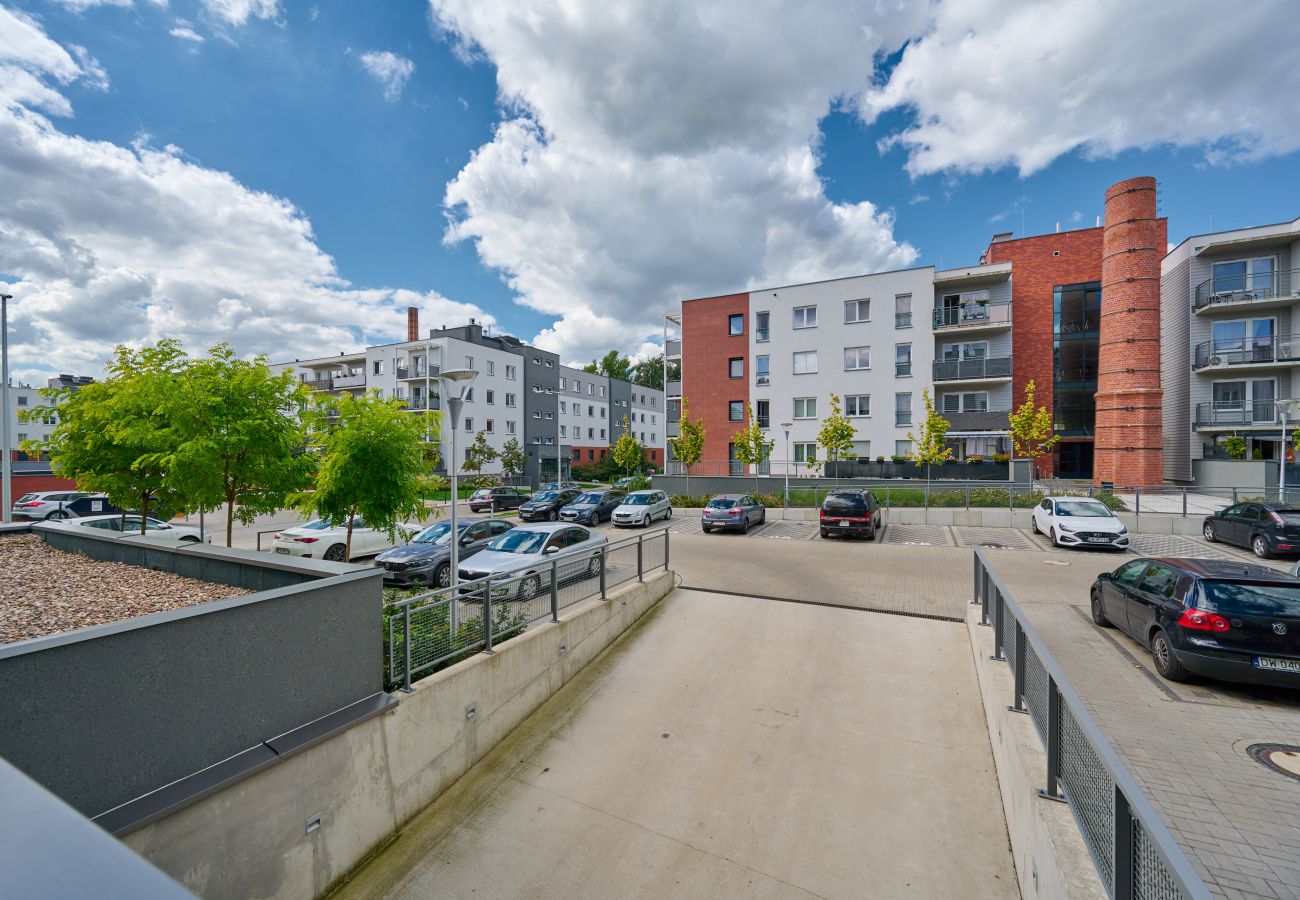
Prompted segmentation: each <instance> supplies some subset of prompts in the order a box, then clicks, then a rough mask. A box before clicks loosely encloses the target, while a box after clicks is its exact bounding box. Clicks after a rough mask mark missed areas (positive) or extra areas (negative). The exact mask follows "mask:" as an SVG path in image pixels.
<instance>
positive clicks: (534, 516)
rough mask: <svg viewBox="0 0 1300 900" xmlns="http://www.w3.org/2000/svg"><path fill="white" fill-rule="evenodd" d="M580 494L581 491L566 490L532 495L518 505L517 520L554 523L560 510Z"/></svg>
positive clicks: (558, 516)
mask: <svg viewBox="0 0 1300 900" xmlns="http://www.w3.org/2000/svg"><path fill="white" fill-rule="evenodd" d="M581 493H582V491H575V490H572V489H569V488H566V489H565V490H562V491H542V492H541V493H538V494H534V495H533V496H532V498H531V499H529V500H526V501H525V502H524V503H523V504H522V505H520V507H519V518H521V519H523V520H524V521H525V522H548V521H549V522H555V521H557V520H558V519H559V518H560V508H561V507H563V506H566V505H568V504H569V503H571V502H572V501H573V500H574V499H575V498H577V496H578V495H579V494H581Z"/></svg>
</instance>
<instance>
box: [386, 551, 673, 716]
mask: <svg viewBox="0 0 1300 900" xmlns="http://www.w3.org/2000/svg"><path fill="white" fill-rule="evenodd" d="M592 551H593V552H591V553H579V554H575V555H573V556H569V557H566V558H564V559H558V560H557V559H544V560H543V561H542V562H541V563H540V564H539V565H538V566H537V567H536V568H535V569H533V570H529V571H526V572H521V573H519V574H515V575H499V576H488V577H486V578H477V579H473V580H470V581H462V582H460V584H459V585H457V586H456V587H454V588H453V587H445V588H439V589H437V590H432V591H427V592H425V593H421V594H417V595H415V596H413V597H408V598H407V599H405V600H401V601H399V602H397V603H392V604H389V605H388V606H387V607H386V608H385V610H384V680H385V684H386V686H387V687H388V689H390V690H391V689H393V688H401V689H402V690H403V691H409V690H410V689H411V683H412V682H414V681H418V680H419V679H421V678H423V677H425V676H426V675H429V674H432V673H433V672H435V671H437V670H438V669H440V668H443V667H445V666H447V665H450V664H451V663H453V662H455V661H457V660H460V659H463V658H465V657H467V656H470V655H472V654H474V653H477V652H479V651H483V652H487V653H492V652H493V648H494V647H495V646H496V645H497V644H500V643H501V642H502V641H505V640H507V639H509V638H511V637H514V636H515V635H517V634H520V633H521V632H523V631H524V630H525V629H527V628H528V626H530V625H534V624H536V623H537V622H543V621H549V622H558V621H559V612H560V610H562V609H565V608H567V607H570V606H573V605H574V604H576V603H582V602H583V601H585V600H590V599H592V598H595V597H599V598H600V599H602V600H605V599H608V592H609V591H610V590H611V589H613V588H615V587H617V586H618V585H621V584H625V583H628V582H631V581H643V580H645V576H646V574H647V573H649V572H652V571H654V570H656V569H667V568H668V530H667V529H666V528H663V529H657V530H655V531H651V532H648V533H646V534H639V535H637V536H636V537H634V538H628V539H627V540H623V541H617V542H614V543H605V544H602V545H600V547H599V549H597V548H595V547H593V548H592ZM472 559H473V557H471V558H470V560H472ZM467 564H469V565H472V562H471V561H467Z"/></svg>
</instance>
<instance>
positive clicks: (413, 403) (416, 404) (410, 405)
mask: <svg viewBox="0 0 1300 900" xmlns="http://www.w3.org/2000/svg"><path fill="white" fill-rule="evenodd" d="M406 408H407V409H414V410H423V409H442V403H441V398H439V397H434V398H433V405H432V406H430V405H429V404H427V403H425V400H424V398H423V397H411V398H410V399H408V400H407V401H406Z"/></svg>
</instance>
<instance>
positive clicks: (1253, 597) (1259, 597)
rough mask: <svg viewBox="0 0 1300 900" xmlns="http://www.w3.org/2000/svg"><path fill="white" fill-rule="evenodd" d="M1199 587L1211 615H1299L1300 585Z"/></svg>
mask: <svg viewBox="0 0 1300 900" xmlns="http://www.w3.org/2000/svg"><path fill="white" fill-rule="evenodd" d="M1201 586H1202V589H1203V590H1204V592H1205V599H1206V600H1207V601H1209V605H1210V609H1211V610H1212V611H1214V612H1220V613H1227V614H1228V615H1234V614H1235V615H1241V616H1300V584H1269V583H1267V582H1249V581H1205V582H1202V583H1201Z"/></svg>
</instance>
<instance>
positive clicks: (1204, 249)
mask: <svg viewBox="0 0 1300 900" xmlns="http://www.w3.org/2000/svg"><path fill="white" fill-rule="evenodd" d="M1276 227H1277V228H1278V230H1277V231H1274V232H1272V233H1270V234H1252V235H1247V236H1245V237H1236V238H1220V239H1219V240H1212V241H1207V242H1206V243H1205V244H1202V245H1201V246H1199V247H1197V248H1196V251H1195V255H1196V256H1204V255H1205V254H1207V253H1228V252H1232V253H1251V252H1253V251H1255V250H1269V249H1273V248H1275V247H1282V246H1285V245H1287V244H1290V243H1291V242H1292V241H1295V240H1297V239H1300V219H1297V220H1296V221H1295V222H1289V223H1286V224H1283V225H1278V226H1276ZM1282 229H1286V230H1282Z"/></svg>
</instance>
